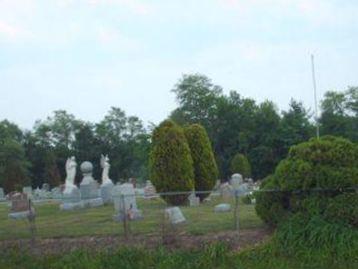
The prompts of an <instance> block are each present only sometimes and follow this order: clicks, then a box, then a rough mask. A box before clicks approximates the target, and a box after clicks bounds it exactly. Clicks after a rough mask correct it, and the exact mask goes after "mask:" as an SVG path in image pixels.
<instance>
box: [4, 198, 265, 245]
mask: <svg viewBox="0 0 358 269" xmlns="http://www.w3.org/2000/svg"><path fill="white" fill-rule="evenodd" d="M221 202H223V201H222V199H221V198H219V197H216V198H214V199H212V200H211V201H210V202H206V203H202V204H201V205H200V206H199V207H189V206H183V207H181V210H182V212H183V214H184V216H185V218H186V220H187V222H186V223H185V224H183V225H180V231H181V232H186V233H189V234H193V235H203V234H208V233H211V232H220V231H227V230H233V229H234V228H235V217H234V210H233V208H234V204H235V202H234V200H232V201H229V203H231V204H232V210H231V212H226V213H215V212H214V206H215V205H217V204H219V203H221ZM226 202H228V201H226ZM137 204H138V208H139V209H140V210H142V213H143V219H141V220H137V221H130V222H129V229H130V233H131V234H134V235H135V234H160V233H161V232H162V229H163V224H164V223H166V222H165V218H164V210H165V208H167V205H166V203H165V202H164V201H163V200H161V199H156V200H144V199H142V198H137ZM35 208H36V215H37V216H36V221H35V223H36V236H37V237H40V238H59V237H80V236H101V235H123V234H124V228H123V223H121V222H115V221H113V215H114V214H115V211H114V207H113V205H106V206H102V207H98V208H89V209H81V210H76V211H60V209H59V204H58V203H57V202H48V203H46V204H37V205H35ZM8 213H9V207H8V206H7V204H6V203H1V204H0V240H7V239H20V238H29V237H30V236H31V232H30V228H29V227H30V226H29V222H28V221H27V220H12V219H9V218H8ZM239 223H240V229H248V228H256V227H261V226H263V223H262V221H261V220H260V219H259V218H258V216H257V215H256V212H255V208H254V206H253V205H244V204H242V203H239Z"/></svg>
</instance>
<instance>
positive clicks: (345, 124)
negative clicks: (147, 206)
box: [319, 87, 358, 142]
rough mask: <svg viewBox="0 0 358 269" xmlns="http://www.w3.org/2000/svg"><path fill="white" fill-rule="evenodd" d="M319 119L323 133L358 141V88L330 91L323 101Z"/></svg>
mask: <svg viewBox="0 0 358 269" xmlns="http://www.w3.org/2000/svg"><path fill="white" fill-rule="evenodd" d="M321 109H322V113H321V117H320V119H319V122H320V125H321V132H322V134H323V135H335V136H342V137H345V138H348V139H350V140H352V141H353V142H357V141H358V114H357V111H358V88H357V87H351V88H349V89H348V90H347V91H345V92H335V91H329V92H327V93H326V94H325V96H324V99H323V100H322V103H321Z"/></svg>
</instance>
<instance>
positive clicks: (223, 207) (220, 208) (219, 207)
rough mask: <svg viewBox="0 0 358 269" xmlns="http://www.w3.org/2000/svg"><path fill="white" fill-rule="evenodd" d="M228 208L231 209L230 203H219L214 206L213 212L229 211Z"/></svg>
mask: <svg viewBox="0 0 358 269" xmlns="http://www.w3.org/2000/svg"><path fill="white" fill-rule="evenodd" d="M230 210H231V205H230V204H219V205H217V206H215V208H214V212H216V213H221V212H229V211H230Z"/></svg>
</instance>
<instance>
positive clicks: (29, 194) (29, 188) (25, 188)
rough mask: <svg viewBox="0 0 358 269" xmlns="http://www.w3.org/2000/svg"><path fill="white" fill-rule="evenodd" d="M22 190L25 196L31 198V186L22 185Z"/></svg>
mask: <svg viewBox="0 0 358 269" xmlns="http://www.w3.org/2000/svg"><path fill="white" fill-rule="evenodd" d="M22 192H23V193H26V194H27V197H28V198H29V199H32V187H31V186H28V187H23V188H22Z"/></svg>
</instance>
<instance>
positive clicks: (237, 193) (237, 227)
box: [234, 190, 240, 233]
mask: <svg viewBox="0 0 358 269" xmlns="http://www.w3.org/2000/svg"><path fill="white" fill-rule="evenodd" d="M234 218H235V220H234V221H235V230H236V231H237V232H238V233H239V228H240V227H239V192H238V190H235V209H234Z"/></svg>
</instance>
